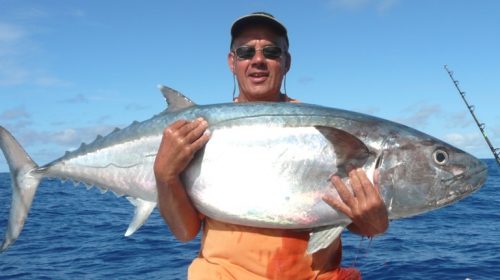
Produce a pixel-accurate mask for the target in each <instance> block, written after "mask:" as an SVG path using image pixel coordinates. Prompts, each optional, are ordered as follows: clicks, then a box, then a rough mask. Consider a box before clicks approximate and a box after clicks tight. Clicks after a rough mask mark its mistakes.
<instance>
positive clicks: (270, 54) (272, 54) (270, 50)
mask: <svg viewBox="0 0 500 280" xmlns="http://www.w3.org/2000/svg"><path fill="white" fill-rule="evenodd" d="M257 51H262V54H263V55H264V57H265V58H269V59H277V58H279V57H280V56H281V53H282V52H283V51H282V50H281V48H280V47H277V46H265V47H263V48H260V49H256V48H255V47H250V46H241V47H239V48H237V49H236V51H235V53H236V56H237V57H238V58H239V59H251V58H252V57H253V56H254V55H255V53H256V52H257Z"/></svg>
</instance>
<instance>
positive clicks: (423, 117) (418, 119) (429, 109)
mask: <svg viewBox="0 0 500 280" xmlns="http://www.w3.org/2000/svg"><path fill="white" fill-rule="evenodd" d="M409 111H410V112H413V113H412V114H411V115H410V116H408V117H403V118H401V119H399V122H401V123H404V124H406V125H408V126H418V127H423V126H425V125H427V122H428V121H429V119H430V118H431V117H435V116H439V115H440V114H441V107H440V106H439V105H437V104H423V105H420V106H416V109H411V108H410V109H409Z"/></svg>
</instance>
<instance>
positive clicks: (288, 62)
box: [285, 52, 292, 74]
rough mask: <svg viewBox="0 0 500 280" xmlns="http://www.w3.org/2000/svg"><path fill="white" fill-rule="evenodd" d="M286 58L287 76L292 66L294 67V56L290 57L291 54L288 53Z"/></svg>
mask: <svg viewBox="0 0 500 280" xmlns="http://www.w3.org/2000/svg"><path fill="white" fill-rule="evenodd" d="M285 58H286V62H285V74H286V73H288V71H289V70H290V66H292V56H291V55H290V53H289V52H286V55H285Z"/></svg>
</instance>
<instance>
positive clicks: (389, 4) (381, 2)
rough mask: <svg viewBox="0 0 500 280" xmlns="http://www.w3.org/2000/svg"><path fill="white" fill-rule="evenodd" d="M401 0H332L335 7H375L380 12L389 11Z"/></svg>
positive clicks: (351, 8)
mask: <svg viewBox="0 0 500 280" xmlns="http://www.w3.org/2000/svg"><path fill="white" fill-rule="evenodd" d="M399 1H401V0H331V1H330V3H331V5H332V6H333V7H334V8H341V9H347V10H362V9H367V8H373V9H375V10H376V11H377V12H379V13H384V12H386V11H389V10H390V9H392V8H393V7H394V6H396V5H397V4H398V2H399Z"/></svg>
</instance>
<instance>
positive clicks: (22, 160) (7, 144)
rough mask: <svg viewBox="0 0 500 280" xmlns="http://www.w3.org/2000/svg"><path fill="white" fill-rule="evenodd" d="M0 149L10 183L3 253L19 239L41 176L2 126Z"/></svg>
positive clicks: (36, 166) (34, 164)
mask: <svg viewBox="0 0 500 280" xmlns="http://www.w3.org/2000/svg"><path fill="white" fill-rule="evenodd" d="M0 149H1V150H2V152H3V154H4V156H5V158H6V159H7V163H8V165H9V169H10V176H11V182H12V183H11V184H12V202H11V206H10V213H9V222H8V225H7V230H6V231H5V238H4V240H3V242H2V244H1V246H0V252H3V251H5V250H7V248H9V247H10V246H11V245H12V244H13V243H14V242H15V241H16V239H17V238H18V237H19V234H20V233H21V231H22V229H23V226H24V222H25V221H26V217H27V216H28V212H29V210H30V208H31V203H32V202H33V197H34V196H35V193H36V189H37V188H38V185H39V184H40V180H41V178H42V176H41V173H39V172H36V171H37V170H38V165H37V164H36V163H35V162H33V160H32V159H31V158H30V156H29V155H28V154H27V153H26V152H25V151H24V149H23V148H22V147H21V145H20V144H19V143H18V142H17V141H16V139H15V138H14V137H13V136H12V134H10V133H9V132H8V131H7V130H6V129H5V128H3V127H2V126H0Z"/></svg>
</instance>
